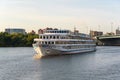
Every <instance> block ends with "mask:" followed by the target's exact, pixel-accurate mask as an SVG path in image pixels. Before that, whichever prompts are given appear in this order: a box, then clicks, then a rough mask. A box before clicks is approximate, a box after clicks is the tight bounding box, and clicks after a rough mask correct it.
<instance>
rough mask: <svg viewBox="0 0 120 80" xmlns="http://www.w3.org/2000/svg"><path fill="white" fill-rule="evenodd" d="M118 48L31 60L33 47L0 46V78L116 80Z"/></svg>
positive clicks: (118, 75) (119, 75)
mask: <svg viewBox="0 0 120 80" xmlns="http://www.w3.org/2000/svg"><path fill="white" fill-rule="evenodd" d="M119 52H120V49H119V47H97V51H96V52H91V53H83V54H76V55H60V56H47V57H42V58H40V59H34V58H33V55H34V53H35V52H34V50H33V48H22V47H21V48H0V55H1V56H0V80H120V53H119Z"/></svg>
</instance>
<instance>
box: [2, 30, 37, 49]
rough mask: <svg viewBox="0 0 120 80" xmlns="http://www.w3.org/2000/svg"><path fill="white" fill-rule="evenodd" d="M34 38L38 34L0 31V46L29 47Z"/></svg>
mask: <svg viewBox="0 0 120 80" xmlns="http://www.w3.org/2000/svg"><path fill="white" fill-rule="evenodd" d="M34 38H38V35H37V34H31V33H28V34H25V35H24V34H20V33H14V34H8V33H6V32H0V47H31V46H32V43H33V40H34Z"/></svg>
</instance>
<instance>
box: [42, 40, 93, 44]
mask: <svg viewBox="0 0 120 80" xmlns="http://www.w3.org/2000/svg"><path fill="white" fill-rule="evenodd" d="M40 44H94V42H85V41H84V42H83V41H78V42H74V41H69V42H65V41H64V42H63V41H56V42H53V41H41V42H40Z"/></svg>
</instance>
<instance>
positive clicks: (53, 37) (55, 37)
mask: <svg viewBox="0 0 120 80" xmlns="http://www.w3.org/2000/svg"><path fill="white" fill-rule="evenodd" d="M65 38H66V37H64V36H40V39H65Z"/></svg>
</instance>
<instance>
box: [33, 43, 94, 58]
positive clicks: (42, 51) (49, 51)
mask: <svg viewBox="0 0 120 80" xmlns="http://www.w3.org/2000/svg"><path fill="white" fill-rule="evenodd" d="M33 47H34V50H35V51H36V53H37V54H39V55H41V56H47V55H62V54H78V53H84V52H92V51H96V48H84V49H76V50H70V49H69V50H67V49H57V48H50V47H47V46H46V47H43V46H42V45H36V44H33Z"/></svg>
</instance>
